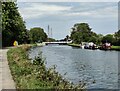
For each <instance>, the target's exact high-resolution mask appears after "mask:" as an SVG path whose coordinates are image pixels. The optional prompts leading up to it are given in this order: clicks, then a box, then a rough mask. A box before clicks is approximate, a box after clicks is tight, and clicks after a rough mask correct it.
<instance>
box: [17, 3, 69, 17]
mask: <svg viewBox="0 0 120 91" xmlns="http://www.w3.org/2000/svg"><path fill="white" fill-rule="evenodd" d="M26 5H28V6H27V7H21V8H19V12H20V13H21V14H22V16H23V18H25V19H30V18H38V17H40V16H44V15H51V14H58V13H61V12H63V11H68V10H70V9H71V7H70V6H60V5H49V4H45V3H29V4H26Z"/></svg>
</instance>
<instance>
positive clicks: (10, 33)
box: [2, 2, 120, 47]
mask: <svg viewBox="0 0 120 91" xmlns="http://www.w3.org/2000/svg"><path fill="white" fill-rule="evenodd" d="M67 39H71V40H72V41H73V43H76V44H80V43H81V42H94V43H95V44H101V43H105V42H110V43H111V44H112V45H120V30H118V31H117V32H115V33H114V34H107V35H105V36H103V35H102V34H96V33H95V32H93V31H92V28H90V26H89V24H88V23H76V24H74V26H73V27H72V32H71V35H70V37H69V36H66V38H65V39H64V40H67ZM15 40H16V41H18V43H19V44H23V43H36V42H43V41H50V42H51V41H55V39H52V38H48V36H47V34H46V33H45V32H44V29H43V28H40V27H35V28H31V29H30V30H27V29H26V26H25V21H24V20H23V18H22V17H21V15H20V13H19V12H18V7H17V4H16V2H2V46H3V47H5V46H12V45H13V42H14V41H15Z"/></svg>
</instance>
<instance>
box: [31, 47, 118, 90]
mask: <svg viewBox="0 0 120 91" xmlns="http://www.w3.org/2000/svg"><path fill="white" fill-rule="evenodd" d="M40 51H42V54H43V57H44V58H45V59H46V60H45V61H46V66H47V67H48V68H49V67H52V66H53V65H56V70H57V71H58V72H59V73H60V74H61V75H62V76H63V77H64V78H65V79H67V80H69V81H70V82H73V83H74V84H79V83H81V82H84V83H86V88H88V89H93V88H98V89H99V88H107V89H117V88H118V53H119V52H118V51H102V50H87V49H80V48H74V47H71V46H67V45H48V46H44V47H36V48H33V49H31V52H30V55H29V56H30V57H31V58H34V57H35V56H37V55H38V53H39V52H40Z"/></svg>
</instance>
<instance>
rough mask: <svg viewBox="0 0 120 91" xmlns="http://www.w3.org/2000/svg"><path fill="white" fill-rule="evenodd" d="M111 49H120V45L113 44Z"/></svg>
mask: <svg viewBox="0 0 120 91" xmlns="http://www.w3.org/2000/svg"><path fill="white" fill-rule="evenodd" d="M111 49H112V50H118V51H120V46H111Z"/></svg>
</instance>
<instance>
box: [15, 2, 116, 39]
mask: <svg viewBox="0 0 120 91" xmlns="http://www.w3.org/2000/svg"><path fill="white" fill-rule="evenodd" d="M17 4H18V10H19V12H20V14H21V16H22V17H23V19H24V21H25V22H26V27H27V29H30V28H33V27H41V28H43V29H44V30H45V32H46V33H47V34H48V25H49V26H50V28H52V35H51V33H49V37H52V38H55V39H63V38H65V36H66V35H70V32H71V28H72V27H73V26H74V24H76V23H88V24H89V26H90V27H91V28H92V31H94V32H96V33H98V34H103V35H106V34H112V33H114V32H117V31H118V3H117V2H18V3H17Z"/></svg>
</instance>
